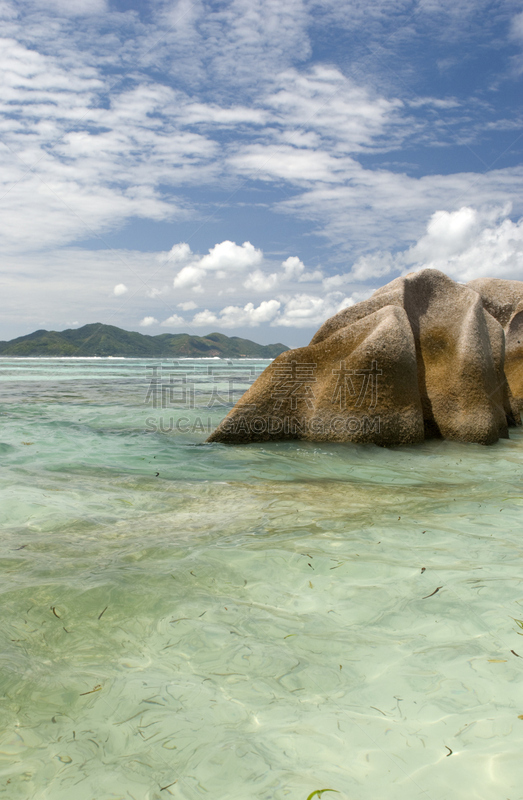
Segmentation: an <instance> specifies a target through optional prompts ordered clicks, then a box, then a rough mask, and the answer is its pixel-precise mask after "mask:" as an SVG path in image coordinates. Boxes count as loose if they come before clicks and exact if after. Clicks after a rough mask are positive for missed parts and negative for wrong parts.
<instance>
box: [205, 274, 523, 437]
mask: <svg viewBox="0 0 523 800" xmlns="http://www.w3.org/2000/svg"><path fill="white" fill-rule="evenodd" d="M473 283H474V282H473ZM496 283H502V284H505V283H509V282H508V281H497V282H496ZM510 283H517V282H510ZM521 286H522V287H523V284H521ZM489 291H490V290H489ZM515 294H516V289H514V290H513V295H514V297H515ZM491 295H492V297H491ZM494 295H495V297H497V298H498V300H495V299H494ZM511 297H512V295H511ZM485 298H488V299H485ZM521 300H522V301H523V293H522V295H521ZM511 302H512V305H511V306H510V309H511V310H510V312H509V311H505V312H504V314H505V316H506V319H507V320H508V322H507V325H510V324H511V323H510V321H511V320H513V319H515V317H516V316H517V314H518V313H519V314H520V316H521V317H522V321H519V322H518V323H517V325H515V326H514V330H516V328H517V329H518V330H520V329H521V328H522V327H523V314H521V311H522V310H523V303H522V306H521V308H520V307H519V305H518V304H517V303H515V299H514V300H512V301H511ZM488 303H490V304H491V306H492V307H493V308H494V306H496V303H498V305H499V307H500V308H501V306H503V303H505V300H504V295H502V293H501V290H499V291H498V294H495V292H494V290H492V291H491V294H488V292H487V290H486V289H485V293H483V288H482V289H481V292H479V291H478V290H477V289H476V287H473V286H471V285H470V284H469V285H468V286H463V285H461V284H457V283H455V282H454V281H452V280H451V279H450V278H448V277H447V276H446V275H444V274H443V273H442V272H439V271H438V270H433V269H425V270H422V271H420V272H416V273H412V274H410V275H407V276H406V277H404V278H397V279H396V280H394V281H392V282H391V283H389V284H388V285H387V286H384V287H382V288H381V289H378V290H377V291H376V292H374V294H373V295H372V296H371V297H370V298H369V299H368V300H364V301H362V302H361V303H358V304H357V305H354V306H351V307H349V308H346V309H344V310H343V311H341V312H340V313H339V314H336V315H335V316H334V317H331V319H329V320H327V321H326V322H325V324H324V325H322V327H321V328H320V329H319V331H318V332H317V333H316V334H315V336H314V337H313V339H312V340H311V343H310V344H309V345H308V346H307V347H301V348H298V349H295V350H289V351H287V352H286V353H283V354H282V355H280V356H278V358H276V359H275V360H274V361H273V362H272V363H271V364H270V365H269V367H267V369H266V370H265V372H264V373H263V374H262V375H260V377H259V378H258V379H257V380H256V381H255V383H254V384H253V385H252V386H251V388H250V389H249V390H248V391H247V392H246V393H245V394H244V395H243V397H242V398H241V399H240V400H239V402H238V403H237V404H236V406H235V407H234V408H233V409H232V411H231V412H230V413H229V414H228V415H227V417H226V418H225V419H224V420H223V421H222V423H221V424H220V425H219V427H218V428H217V429H216V431H215V432H214V433H213V434H211V436H210V437H209V439H208V441H211V442H229V443H241V442H256V441H258V442H259V441H268V440H278V439H307V440H310V441H336V442H348V441H351V442H374V443H376V444H380V445H393V444H408V443H415V442H421V441H423V440H424V439H425V438H432V437H442V438H445V439H454V440H457V441H464V442H479V443H483V444H490V443H493V442H496V441H497V440H498V439H499V438H500V437H505V438H506V437H508V426H509V425H510V424H518V423H519V422H520V420H519V413H518V411H517V408H518V403H517V402H516V401H514V399H513V398H512V395H511V392H510V389H509V386H508V383H507V379H506V377H505V371H504V369H505V337H504V332H503V328H502V324H503V322H500V321H498V319H497V318H495V315H493V314H492V313H491V312H490V310H489V306H488ZM505 305H506V303H505ZM503 307H505V306H503ZM496 308H497V306H496ZM518 309H519V310H518ZM503 321H505V317H503ZM518 325H519V328H518V327H517V326H518ZM522 333H523V330H522ZM522 341H523V339H522ZM515 372H516V370H515V368H514V373H515ZM519 374H520V376H521V378H522V379H523V375H521V372H520V373H519ZM522 382H523V380H522ZM514 385H516V384H514ZM519 396H523V392H521V395H518V397H519ZM522 405H523V403H522Z"/></svg>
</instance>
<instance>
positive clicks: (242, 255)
mask: <svg viewBox="0 0 523 800" xmlns="http://www.w3.org/2000/svg"><path fill="white" fill-rule="evenodd" d="M262 259H263V253H262V251H261V250H257V249H256V248H255V247H254V246H253V245H252V244H251V243H250V242H244V243H243V244H242V245H241V246H240V245H238V244H236V242H230V241H229V240H226V241H224V242H220V244H216V245H214V247H211V248H210V249H209V253H208V255H206V256H203V257H202V258H201V259H200V260H199V261H198V262H197V266H198V267H199V268H200V269H204V270H223V271H224V272H241V271H242V270H244V269H248V268H249V267H254V266H256V265H257V264H259V263H260V262H261V261H262Z"/></svg>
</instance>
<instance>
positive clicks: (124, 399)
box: [0, 359, 523, 800]
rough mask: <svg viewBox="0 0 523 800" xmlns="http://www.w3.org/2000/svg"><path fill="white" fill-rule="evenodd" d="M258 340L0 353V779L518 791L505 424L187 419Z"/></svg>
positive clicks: (358, 798) (38, 790)
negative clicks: (341, 425)
mask: <svg viewBox="0 0 523 800" xmlns="http://www.w3.org/2000/svg"><path fill="white" fill-rule="evenodd" d="M267 363H268V362H263V361H247V360H242V361H235V362H225V361H221V362H220V361H212V360H209V361H206V360H201V361H189V360H187V361H180V362H178V364H177V365H173V364H171V365H166V364H164V365H163V367H162V369H160V370H159V371H157V372H156V373H154V372H153V371H152V369H151V366H152V362H146V361H140V360H131V359H126V360H123V359H121V360H120V359H85V360H81V359H56V360H54V359H46V360H44V359H2V360H0V400H1V418H0V419H1V429H0V459H1V463H2V467H1V495H0V502H1V525H2V537H1V541H0V548H1V552H0V570H1V581H0V592H1V599H2V614H1V623H0V624H1V633H2V646H1V650H0V681H1V701H0V715H1V723H2V724H1V728H0V730H1V733H0V795H5V796H6V797H9V798H13V800H19V799H22V798H23V799H24V800H25V799H26V798H28V799H29V798H31V800H32V799H33V798H34V799H35V800H43V799H44V798H45V799H46V800H66V798H67V800H69V798H71V797H74V798H75V799H76V800H92V799H93V798H96V799H97V800H98V798H101V800H106V799H108V798H131V800H132V799H133V798H134V800H149V799H151V800H152V798H159V800H164V798H166V797H169V796H172V797H175V798H187V800H189V799H190V800H193V799H194V800H196V799H197V798H219V799H220V800H221V799H222V798H227V800H229V799H230V800H246V799H247V798H256V799H258V798H259V799H260V800H262V799H263V800H265V798H267V800H269V798H271V799H272V798H275V800H280V799H283V798H290V800H307V797H308V795H310V794H311V792H313V791H315V790H317V789H325V788H329V789H333V790H337V791H338V792H339V794H338V795H337V796H338V797H340V800H341V799H342V798H343V799H344V800H345V799H346V800H371V799H372V800H381V799H382V798H383V800H399V799H400V798H402V800H403V799H404V798H409V799H410V798H418V797H419V798H429V800H443V798H445V799H446V798H452V800H461V799H462V798H463V800H465V798H466V799H467V800H471V798H478V800H479V799H481V800H500V798H501V800H505V798H508V800H520V798H523V781H522V778H523V768H522V766H521V764H522V760H521V753H522V751H523V690H522V688H521V687H522V681H521V675H522V670H523V639H522V638H521V636H522V635H523V628H522V627H520V625H519V624H518V622H517V620H522V619H523V570H522V556H523V541H522V524H521V521H522V515H521V511H522V508H523V434H522V431H521V429H519V430H515V431H514V430H513V431H511V439H510V440H509V441H502V442H500V443H499V444H497V445H495V446H492V447H488V448H486V447H481V446H479V445H477V446H476V445H459V444H454V443H450V442H429V443H425V444H424V445H421V446H415V447H403V448H393V449H382V448H378V447H373V446H344V445H332V446H325V445H315V444H310V443H300V442H286V443H277V444H271V445H268V444H263V445H248V446H245V445H244V446H238V447H226V446H223V445H204V444H203V442H204V440H205V438H206V436H207V435H208V432H209V430H210V429H212V427H213V426H214V425H216V424H217V423H218V422H219V420H220V419H221V418H222V417H223V416H224V414H225V413H226V411H227V410H228V408H229V407H230V406H231V404H232V402H234V401H235V400H236V399H238V397H239V396H240V395H241V393H242V391H243V390H244V389H245V388H246V387H247V386H248V385H249V384H250V383H251V382H252V380H253V379H254V377H255V375H256V374H259V372H260V371H261V370H262V369H263V368H264V367H265V366H266V364H267ZM146 399H147V402H145V401H146ZM154 406H156V407H154ZM162 406H163V407H162ZM436 590H437V591H436ZM521 625H522V626H523V622H521ZM328 797H334V794H326V795H324V798H328Z"/></svg>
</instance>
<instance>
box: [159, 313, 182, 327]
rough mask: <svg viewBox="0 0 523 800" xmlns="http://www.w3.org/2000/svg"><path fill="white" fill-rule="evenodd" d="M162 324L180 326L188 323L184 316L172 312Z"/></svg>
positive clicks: (164, 325)
mask: <svg viewBox="0 0 523 800" xmlns="http://www.w3.org/2000/svg"><path fill="white" fill-rule="evenodd" d="M160 325H162V326H163V327H164V328H179V327H181V326H182V325H186V322H185V320H184V319H183V317H179V316H178V314H172V315H171V316H170V317H168V318H167V319H164V321H163V322H161V323H160Z"/></svg>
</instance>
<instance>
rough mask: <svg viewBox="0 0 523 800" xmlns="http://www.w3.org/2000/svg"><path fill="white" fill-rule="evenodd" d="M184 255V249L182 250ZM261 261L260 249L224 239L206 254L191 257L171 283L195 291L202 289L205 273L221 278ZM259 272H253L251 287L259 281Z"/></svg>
mask: <svg viewBox="0 0 523 800" xmlns="http://www.w3.org/2000/svg"><path fill="white" fill-rule="evenodd" d="M173 249H174V248H173ZM171 252H172V251H171ZM185 256H186V251H184V257H185ZM262 261H263V253H262V251H261V250H259V249H257V248H256V247H254V246H253V245H252V244H251V243H250V242H244V243H243V244H242V245H238V244H236V242H231V241H229V240H228V239H226V240H225V241H224V242H220V243H219V244H216V245H214V247H211V248H209V252H208V253H207V255H205V256H201V257H200V258H193V260H192V261H191V263H190V264H188V265H187V266H185V267H182V269H181V270H180V271H179V272H178V274H177V275H176V276H175V277H174V281H173V285H174V288H175V289H187V288H191V289H193V290H195V291H203V286H202V283H203V281H204V279H205V277H206V276H207V275H211V276H215V277H216V278H219V279H222V280H223V279H224V278H227V277H229V275H230V274H231V273H233V274H234V273H240V272H243V271H244V270H246V269H249V268H250V267H253V266H256V265H257V264H260V263H261V262H262ZM261 274H262V273H259V272H258V273H255V274H254V277H253V280H252V286H251V288H254V286H255V284H256V282H258V283H260V281H261V280H262V278H261V277H260V276H261Z"/></svg>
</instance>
